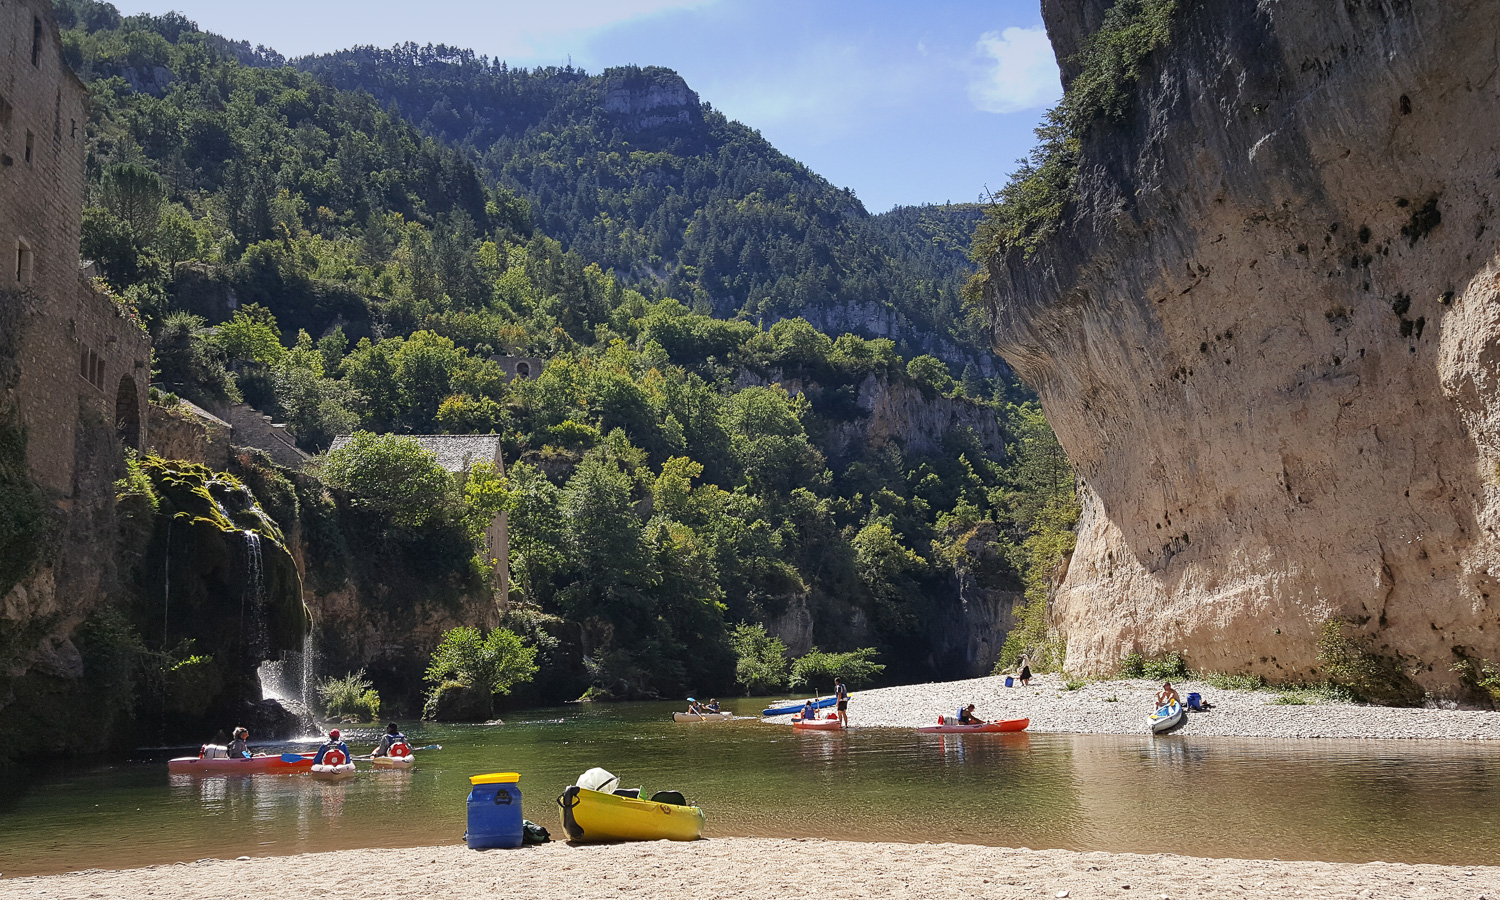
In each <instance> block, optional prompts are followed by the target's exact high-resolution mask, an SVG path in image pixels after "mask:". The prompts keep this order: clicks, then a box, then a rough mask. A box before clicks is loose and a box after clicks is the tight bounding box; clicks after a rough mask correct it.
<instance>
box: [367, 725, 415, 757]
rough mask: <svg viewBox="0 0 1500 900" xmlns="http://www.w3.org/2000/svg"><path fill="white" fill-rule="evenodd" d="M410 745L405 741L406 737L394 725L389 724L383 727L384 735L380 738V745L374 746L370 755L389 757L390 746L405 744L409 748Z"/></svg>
mask: <svg viewBox="0 0 1500 900" xmlns="http://www.w3.org/2000/svg"><path fill="white" fill-rule="evenodd" d="M410 743H411V742H410V741H408V740H407V739H406V735H404V734H402V733H401V729H400V728H397V727H396V723H395V722H392V723H391V724H389V725H387V726H385V734H384V735H382V736H381V738H380V743H379V744H377V745H376V746H375V749H374V750H371V751H370V755H371V756H390V755H391V746H392V745H394V744H407V745H408V746H409V745H410Z"/></svg>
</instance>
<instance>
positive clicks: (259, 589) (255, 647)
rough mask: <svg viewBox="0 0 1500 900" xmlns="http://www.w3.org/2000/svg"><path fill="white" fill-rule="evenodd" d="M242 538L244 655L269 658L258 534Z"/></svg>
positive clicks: (264, 594) (268, 634) (269, 646)
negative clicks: (247, 619) (243, 541)
mask: <svg viewBox="0 0 1500 900" xmlns="http://www.w3.org/2000/svg"><path fill="white" fill-rule="evenodd" d="M244 535H245V593H244V594H243V595H242V597H241V600H240V635H241V639H242V640H245V650H246V653H247V654H248V655H250V656H252V657H253V658H254V659H255V660H256V661H260V660H264V659H265V658H266V657H268V656H270V655H271V635H270V631H269V629H268V628H267V625H266V571H265V562H264V560H263V559H262V557H261V552H260V535H258V534H256V533H255V532H253V531H246V532H244ZM247 605H248V606H249V612H250V616H251V620H250V631H249V634H248V638H246V637H245V636H246V631H245V611H246V606H247Z"/></svg>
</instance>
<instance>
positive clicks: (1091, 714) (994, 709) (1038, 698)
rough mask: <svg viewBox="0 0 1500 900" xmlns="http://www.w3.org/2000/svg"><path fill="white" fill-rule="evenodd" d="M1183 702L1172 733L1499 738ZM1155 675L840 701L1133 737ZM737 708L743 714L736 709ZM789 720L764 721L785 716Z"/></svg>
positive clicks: (1426, 714) (1347, 716) (1486, 723)
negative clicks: (1195, 707) (966, 709)
mask: <svg viewBox="0 0 1500 900" xmlns="http://www.w3.org/2000/svg"><path fill="white" fill-rule="evenodd" d="M1173 686H1174V687H1176V688H1177V690H1178V692H1179V693H1180V694H1181V695H1182V696H1183V697H1184V698H1186V697H1187V695H1188V693H1189V692H1193V691H1196V692H1198V693H1200V694H1202V696H1203V699H1204V700H1206V701H1208V702H1209V703H1210V704H1211V705H1212V709H1210V710H1208V711H1207V712H1201V713H1197V712H1190V713H1189V714H1188V716H1187V720H1186V722H1185V723H1184V724H1183V725H1182V727H1181V728H1179V729H1177V730H1176V731H1175V732H1174V733H1176V734H1189V735H1215V736H1219V737H1254V738H1353V739H1368V740H1440V741H1495V740H1500V712H1496V711H1486V710H1472V709H1442V708H1434V709H1398V708H1394V707H1387V706H1365V705H1362V704H1357V703H1346V702H1339V701H1333V700H1327V699H1322V698H1317V697H1313V696H1311V695H1306V694H1298V693H1292V694H1289V695H1286V696H1289V697H1291V698H1293V699H1296V700H1300V701H1303V702H1302V703H1298V704H1287V703H1285V702H1279V701H1281V700H1282V698H1283V696H1284V695H1283V693H1281V692H1278V691H1276V690H1256V691H1248V690H1222V689H1219V688H1215V687H1213V686H1211V685H1208V684H1205V683H1203V682H1201V681H1193V680H1191V679H1189V680H1184V681H1180V682H1173ZM1160 687H1161V683H1160V682H1157V681H1148V680H1145V679H1116V680H1109V681H1092V682H1088V683H1086V684H1084V685H1083V686H1082V687H1079V688H1077V689H1076V690H1068V689H1067V687H1066V680H1065V679H1064V678H1063V676H1061V675H1039V676H1036V677H1033V678H1032V679H1031V686H1030V687H1020V686H1019V684H1018V685H1017V686H1015V687H1009V688H1007V687H1006V686H1005V679H1004V677H1002V676H998V675H993V676H988V677H985V678H972V679H968V680H966V681H946V682H936V683H930V684H911V685H903V686H901V687H890V688H877V689H875V690H868V691H857V692H855V693H854V695H853V697H852V698H851V700H850V703H849V724H850V726H851V727H865V726H874V727H881V728H915V727H918V726H922V725H934V724H936V723H937V717H938V715H940V714H941V715H945V716H952V715H954V714H955V713H956V711H957V709H958V707H959V706H960V705H964V706H967V705H968V704H970V703H973V704H974V705H975V712H976V714H978V715H979V717H980V718H982V719H986V720H990V719H1021V718H1029V719H1031V725H1030V728H1029V730H1030V731H1033V732H1041V733H1054V734H1141V733H1142V732H1144V731H1145V730H1146V726H1145V717H1146V716H1147V715H1148V714H1149V713H1150V712H1151V710H1152V708H1153V705H1154V702H1155V698H1156V692H1157V690H1159V689H1160ZM742 712H743V711H742ZM790 720H791V717H790V716H778V717H775V718H770V719H767V720H766V721H768V722H787V721H790Z"/></svg>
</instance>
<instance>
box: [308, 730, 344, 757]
mask: <svg viewBox="0 0 1500 900" xmlns="http://www.w3.org/2000/svg"><path fill="white" fill-rule="evenodd" d="M329 750H337V751H339V752H340V753H342V754H344V759H345V760H348V759H349V745H348V744H346V743H344V742H343V741H342V740H341V739H340V738H339V730H338V729H337V728H335V729H332V730H331V731H329V732H328V740H326V741H324V742H323V746H321V747H319V748H318V755H317V756H314V757H313V765H315V766H317V765H322V763H323V754H325V753H327V752H328V751H329Z"/></svg>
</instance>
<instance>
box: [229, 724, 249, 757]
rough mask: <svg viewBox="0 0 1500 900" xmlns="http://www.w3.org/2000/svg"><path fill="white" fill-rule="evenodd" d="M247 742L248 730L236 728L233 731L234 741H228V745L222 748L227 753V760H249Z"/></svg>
mask: <svg viewBox="0 0 1500 900" xmlns="http://www.w3.org/2000/svg"><path fill="white" fill-rule="evenodd" d="M249 740H250V729H248V728H243V727H242V728H236V729H235V730H234V740H232V741H230V742H229V744H228V746H226V747H225V748H224V749H225V750H226V751H227V752H228V753H229V758H230V759H249V758H250V745H249V743H247V742H248V741H249Z"/></svg>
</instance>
